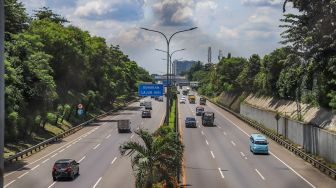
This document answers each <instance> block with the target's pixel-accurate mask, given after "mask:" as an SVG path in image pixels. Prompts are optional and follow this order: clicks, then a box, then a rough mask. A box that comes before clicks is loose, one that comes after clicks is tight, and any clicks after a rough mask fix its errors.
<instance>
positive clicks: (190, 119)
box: [187, 117, 195, 121]
mask: <svg viewBox="0 0 336 188" xmlns="http://www.w3.org/2000/svg"><path fill="white" fill-rule="evenodd" d="M187 121H195V118H190V117H188V118H187Z"/></svg>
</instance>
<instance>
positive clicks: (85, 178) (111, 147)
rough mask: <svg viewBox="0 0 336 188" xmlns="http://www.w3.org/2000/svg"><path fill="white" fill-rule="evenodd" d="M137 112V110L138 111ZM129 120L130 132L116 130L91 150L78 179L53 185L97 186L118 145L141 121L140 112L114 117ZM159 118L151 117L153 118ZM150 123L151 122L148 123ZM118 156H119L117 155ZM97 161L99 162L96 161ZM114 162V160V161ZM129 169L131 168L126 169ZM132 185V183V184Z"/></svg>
mask: <svg viewBox="0 0 336 188" xmlns="http://www.w3.org/2000/svg"><path fill="white" fill-rule="evenodd" d="M159 106H160V104H154V103H153V108H159ZM138 112H139V111H138ZM157 113H160V111H156V112H155V113H154V114H156V115H157V117H158V114H157ZM130 118H131V122H133V123H132V124H131V129H132V133H129V134H128V133H120V134H118V133H117V131H116V132H115V133H114V135H113V136H112V137H111V139H108V140H107V141H105V142H104V143H101V144H100V145H99V147H97V149H96V151H95V152H91V153H90V155H88V156H87V158H86V159H85V160H84V161H83V163H82V164H81V169H82V170H81V175H80V176H79V177H78V180H76V181H73V182H70V183H69V182H60V183H59V182H57V183H56V184H55V185H54V187H60V188H61V187H75V188H76V187H78V188H81V187H85V186H89V187H93V186H95V185H96V186H98V185H99V184H100V181H102V180H103V178H102V177H103V175H104V174H105V173H106V171H108V169H109V168H110V165H111V163H112V161H113V160H114V159H115V158H116V157H117V158H118V156H119V155H120V154H119V146H120V145H121V144H122V143H124V142H126V141H128V140H129V139H131V138H132V137H134V131H135V130H136V129H137V128H138V126H139V122H141V121H142V118H141V113H135V114H133V115H130V114H129V112H127V111H126V112H125V113H121V114H119V116H118V118H116V119H130ZM155 119H157V121H159V118H153V120H155ZM149 124H151V123H149ZM119 157H120V156H119ZM97 161H99V162H97ZM114 162H115V161H114ZM124 168H125V167H124ZM128 170H129V171H131V169H128ZM133 185H134V184H133Z"/></svg>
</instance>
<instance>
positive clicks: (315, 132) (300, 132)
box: [240, 103, 336, 163]
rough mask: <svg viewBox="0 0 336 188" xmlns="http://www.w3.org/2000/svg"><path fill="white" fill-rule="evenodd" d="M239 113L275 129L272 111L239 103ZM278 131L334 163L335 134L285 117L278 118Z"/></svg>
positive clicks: (335, 155) (275, 122)
mask: <svg viewBox="0 0 336 188" xmlns="http://www.w3.org/2000/svg"><path fill="white" fill-rule="evenodd" d="M240 114H242V115H244V116H246V117H248V118H250V119H252V120H255V121H257V122H259V123H261V124H263V125H264V126H265V127H267V128H269V129H272V130H274V131H277V121H276V119H275V113H274V112H272V111H267V110H265V109H261V108H257V107H254V106H251V105H249V104H247V103H241V104H240ZM278 133H279V134H282V135H284V136H285V137H286V138H288V139H289V140H291V141H293V142H294V143H296V144H299V145H300V146H302V147H303V148H304V149H305V150H306V151H308V152H310V153H312V154H314V155H318V156H321V157H323V158H324V159H326V160H327V161H330V162H332V163H336V134H334V133H332V132H328V131H326V130H323V129H321V128H319V127H316V126H313V125H311V124H306V123H302V122H298V121H295V120H291V119H288V118H286V117H281V118H280V119H279V121H278Z"/></svg>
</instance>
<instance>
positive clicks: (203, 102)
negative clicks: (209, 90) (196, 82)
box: [199, 97, 206, 105]
mask: <svg viewBox="0 0 336 188" xmlns="http://www.w3.org/2000/svg"><path fill="white" fill-rule="evenodd" d="M199 104H200V105H205V104H206V98H204V97H201V98H200V99H199Z"/></svg>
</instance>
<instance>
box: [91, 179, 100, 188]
mask: <svg viewBox="0 0 336 188" xmlns="http://www.w3.org/2000/svg"><path fill="white" fill-rule="evenodd" d="M101 179H102V177H100V178H99V179H98V180H97V182H96V184H94V186H93V187H92V188H96V186H97V185H98V183H99V182H100V180H101Z"/></svg>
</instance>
